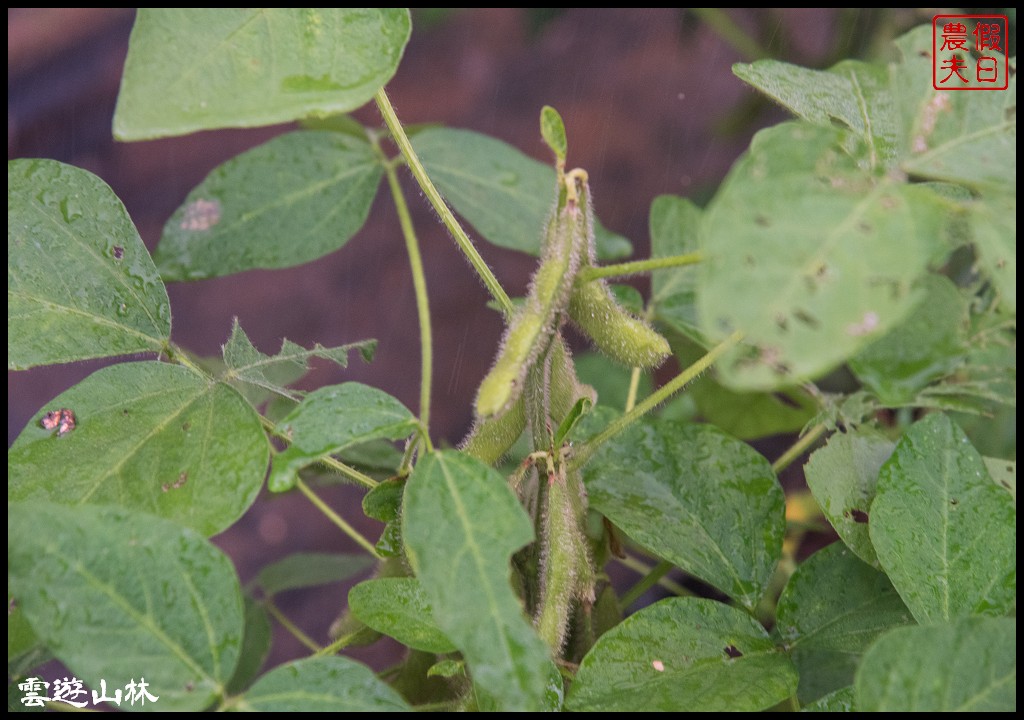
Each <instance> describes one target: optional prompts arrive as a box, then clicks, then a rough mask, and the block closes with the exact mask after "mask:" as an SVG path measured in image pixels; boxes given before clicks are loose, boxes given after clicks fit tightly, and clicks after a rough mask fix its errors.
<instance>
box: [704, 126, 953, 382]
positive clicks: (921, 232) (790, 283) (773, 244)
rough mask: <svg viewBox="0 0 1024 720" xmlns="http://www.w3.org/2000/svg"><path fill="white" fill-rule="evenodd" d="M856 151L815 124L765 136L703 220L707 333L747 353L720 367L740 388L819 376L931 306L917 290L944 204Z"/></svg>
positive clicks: (845, 137) (835, 132)
mask: <svg viewBox="0 0 1024 720" xmlns="http://www.w3.org/2000/svg"><path fill="white" fill-rule="evenodd" d="M850 142H851V136H850V134H849V133H848V132H846V131H843V130H839V129H835V128H823V127H815V126H812V125H808V124H806V123H797V122H791V123H784V124H782V125H779V126H776V127H773V128H770V129H768V130H762V131H761V132H760V133H758V134H757V136H756V137H755V138H754V140H753V142H752V143H751V146H750V150H749V151H748V152H747V154H746V155H745V156H744V157H743V158H741V159H740V160H739V162H737V163H736V165H735V166H734V167H733V169H732V171H731V172H730V173H729V176H728V177H727V178H726V179H725V181H724V182H723V184H722V187H721V189H720V190H719V192H718V194H717V195H716V196H715V199H714V201H712V203H711V204H710V205H709V206H708V209H707V210H706V211H705V213H704V222H703V225H702V248H701V251H702V255H703V256H704V258H705V261H704V262H702V263H701V265H700V268H699V270H700V273H699V275H698V286H697V290H698V294H697V297H698V303H699V307H698V311H699V317H700V322H701V329H702V330H703V331H704V332H705V333H707V334H708V335H710V336H712V337H724V336H725V335H727V334H729V333H732V332H733V331H736V330H739V331H740V332H742V333H743V334H744V342H745V343H746V345H745V346H743V347H741V348H738V349H737V350H735V351H733V352H731V353H730V354H729V355H727V356H726V357H725V358H724V359H723V361H722V362H721V363H720V365H719V366H718V370H719V376H720V378H721V379H722V381H723V383H724V384H726V385H727V386H729V387H732V388H734V389H762V390H768V389H775V388H780V387H786V386H789V385H793V384H796V383H798V382H801V381H804V380H808V379H813V378H816V377H819V376H820V375H823V374H824V373H826V372H828V371H829V370H831V369H832V368H834V367H835V366H837V365H839V364H840V363H842V362H843V361H845V360H846V359H847V358H849V357H850V356H852V355H853V354H855V353H856V352H857V351H858V350H860V349H861V348H862V347H864V346H866V345H867V344H868V343H869V342H871V341H873V340H875V339H877V338H879V337H881V336H882V335H884V334H885V332H886V331H888V330H889V329H890V328H892V327H894V326H895V325H896V324H897V323H898V322H900V321H901V320H902V319H903V318H904V317H905V316H906V315H907V314H908V313H909V312H910V311H911V309H912V308H913V307H914V306H915V305H916V304H917V303H918V302H919V301H920V300H921V297H922V294H921V293H920V292H915V291H914V290H913V289H912V285H913V282H914V281H915V280H916V279H917V278H918V277H919V276H920V275H921V274H923V273H924V271H925V270H926V266H927V263H928V262H929V261H930V260H932V259H933V258H935V257H936V255H937V254H938V251H937V250H936V246H937V245H939V244H942V242H943V241H942V240H941V238H940V233H939V232H938V228H939V227H940V226H941V224H942V219H943V217H944V215H943V214H942V212H940V210H941V207H940V205H939V200H938V199H937V196H936V195H934V194H932V193H931V192H930V191H928V190H925V189H921V188H916V187H913V186H909V185H906V184H903V183H900V182H897V181H896V180H894V179H892V178H889V177H884V176H879V175H874V174H871V173H869V172H867V171H865V170H863V169H861V167H860V163H859V161H858V158H857V157H855V156H851V155H849V154H847V152H846V151H845V150H844V149H843V148H844V146H845V145H847V144H848V143H850ZM897 238H898V241H897V240H896V239H897Z"/></svg>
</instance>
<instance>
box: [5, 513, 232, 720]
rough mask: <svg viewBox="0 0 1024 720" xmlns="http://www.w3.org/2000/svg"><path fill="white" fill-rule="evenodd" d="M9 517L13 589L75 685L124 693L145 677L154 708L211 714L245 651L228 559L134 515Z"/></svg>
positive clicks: (193, 537)
mask: <svg viewBox="0 0 1024 720" xmlns="http://www.w3.org/2000/svg"><path fill="white" fill-rule="evenodd" d="M7 519H8V531H7V532H8V535H7V537H8V543H9V544H8V556H7V561H8V572H9V584H10V590H11V591H12V592H13V593H14V596H15V597H16V598H17V599H18V601H19V603H20V604H21V606H22V607H23V608H24V610H25V615H26V616H27V617H28V619H29V621H30V622H31V623H32V627H33V628H35V629H36V631H37V632H39V633H40V636H41V637H42V638H43V639H44V640H45V642H46V644H47V646H48V647H49V648H50V649H51V650H53V652H54V654H55V655H56V656H57V657H58V658H59V659H60V660H61V662H63V663H64V664H65V665H67V666H68V668H70V669H71V671H72V672H73V673H74V674H75V676H76V677H78V678H80V679H81V680H82V681H83V682H84V683H86V684H87V685H89V686H91V687H94V688H98V687H99V686H100V683H99V681H100V680H101V679H103V680H106V682H107V683H108V687H109V686H110V685H111V684H112V685H113V686H114V687H119V686H124V685H125V684H127V683H128V681H129V680H131V679H136V680H139V679H140V673H142V676H144V677H145V678H146V680H147V682H148V683H149V692H150V693H151V694H152V695H155V696H157V697H158V698H159V700H158V701H156V703H154V706H153V709H155V710H165V711H197V710H202V709H203V708H206V707H208V706H209V705H210V704H211V703H213V702H214V701H215V700H217V699H218V698H220V697H222V696H223V694H224V691H225V687H224V686H225V684H226V683H227V681H228V680H229V679H230V677H231V675H232V672H233V671H234V669H235V665H236V663H237V662H238V658H239V650H240V648H241V646H242V596H241V593H240V590H239V587H238V579H237V578H236V577H235V571H234V568H233V567H232V566H231V562H230V560H228V558H227V557H226V556H225V555H223V554H222V553H221V552H220V550H218V549H217V548H215V547H213V545H211V544H210V543H209V542H207V541H206V540H205V539H204V538H203V537H201V536H200V535H199V534H198V533H196V532H195V531H194V530H190V529H188V528H183V527H181V526H179V525H177V524H175V523H172V522H170V521H167V520H164V519H162V518H158V517H154V516H152V515H147V514H145V513H141V512H138V511H135V510H132V511H126V510H122V509H119V508H112V507H93V508H69V507H65V506H61V505H52V504H49V503H12V504H9V505H8V516H7ZM112 643H114V645H112ZM147 708H148V705H147Z"/></svg>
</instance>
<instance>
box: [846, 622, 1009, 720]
mask: <svg viewBox="0 0 1024 720" xmlns="http://www.w3.org/2000/svg"><path fill="white" fill-rule="evenodd" d="M854 690H855V696H856V699H855V707H856V709H857V710H858V711H862V712H952V711H961V712H1016V710H1017V619H1016V618H977V617H974V618H964V619H962V620H960V621H959V622H956V623H953V624H950V625H933V626H928V627H907V628H897V629H895V630H892V631H891V632H888V633H886V634H885V635H884V636H883V637H881V638H880V639H879V640H878V642H876V643H875V644H874V645H872V646H871V648H870V649H869V650H868V651H867V653H866V654H865V655H864V660H863V662H862V663H861V666H860V670H858V672H857V681H856V684H855V686H854Z"/></svg>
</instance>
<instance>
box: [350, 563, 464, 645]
mask: <svg viewBox="0 0 1024 720" xmlns="http://www.w3.org/2000/svg"><path fill="white" fill-rule="evenodd" d="M348 604H349V607H350V608H351V609H352V614H354V615H355V616H356V617H357V618H359V619H360V620H362V621H363V622H364V623H366V624H367V625H369V626H370V627H372V628H373V629H374V630H376V631H377V632H381V633H384V634H385V635H390V636H391V637H393V638H395V640H397V641H398V642H400V643H402V644H403V645H408V646H409V647H411V648H414V649H416V650H423V651H425V652H431V653H436V654H438V655H444V654H446V653H450V652H454V651H455V646H454V645H452V643H451V641H450V640H449V639H448V638H447V636H445V634H444V633H443V632H442V631H441V630H440V628H438V627H437V624H436V623H435V622H434V618H433V617H432V616H431V613H430V601H429V600H427V596H426V593H424V592H423V588H422V587H420V584H419V581H417V580H416V578H376V579H374V580H367V581H365V582H361V583H359V584H358V585H356V586H355V587H354V588H352V589H351V590H349V592H348Z"/></svg>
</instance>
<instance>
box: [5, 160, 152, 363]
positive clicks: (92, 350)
mask: <svg viewBox="0 0 1024 720" xmlns="http://www.w3.org/2000/svg"><path fill="white" fill-rule="evenodd" d="M170 334H171V310H170V305H169V303H168V300H167V290H166V289H165V288H164V284H163V282H162V281H161V280H160V274H159V273H158V272H157V270H156V266H155V265H154V264H153V260H152V259H151V258H150V256H149V252H148V251H147V250H146V246H145V245H143V244H142V238H140V237H139V232H138V230H136V229H135V225H134V224H132V221H131V218H129V217H128V212H127V211H126V210H125V208H124V205H122V204H121V201H120V200H118V198H117V196H116V195H114V191H113V190H111V189H110V188H109V187H108V186H107V184H106V183H104V182H103V181H102V180H100V179H99V178H98V177H96V176H95V175H93V174H92V173H89V172H86V171H85V170H80V169H78V168H75V167H71V166H70V165H64V164H62V163H59V162H56V161H54V160H11V161H9V162H8V163H7V368H8V369H9V370H24V369H26V368H30V367H35V366H36V365H46V364H49V363H61V362H71V361H72V360H85V359H87V358H98V357H108V356H111V355H125V354H128V353H136V352H160V351H161V350H162V349H163V348H164V346H165V345H166V343H167V341H168V339H169V338H170Z"/></svg>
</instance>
